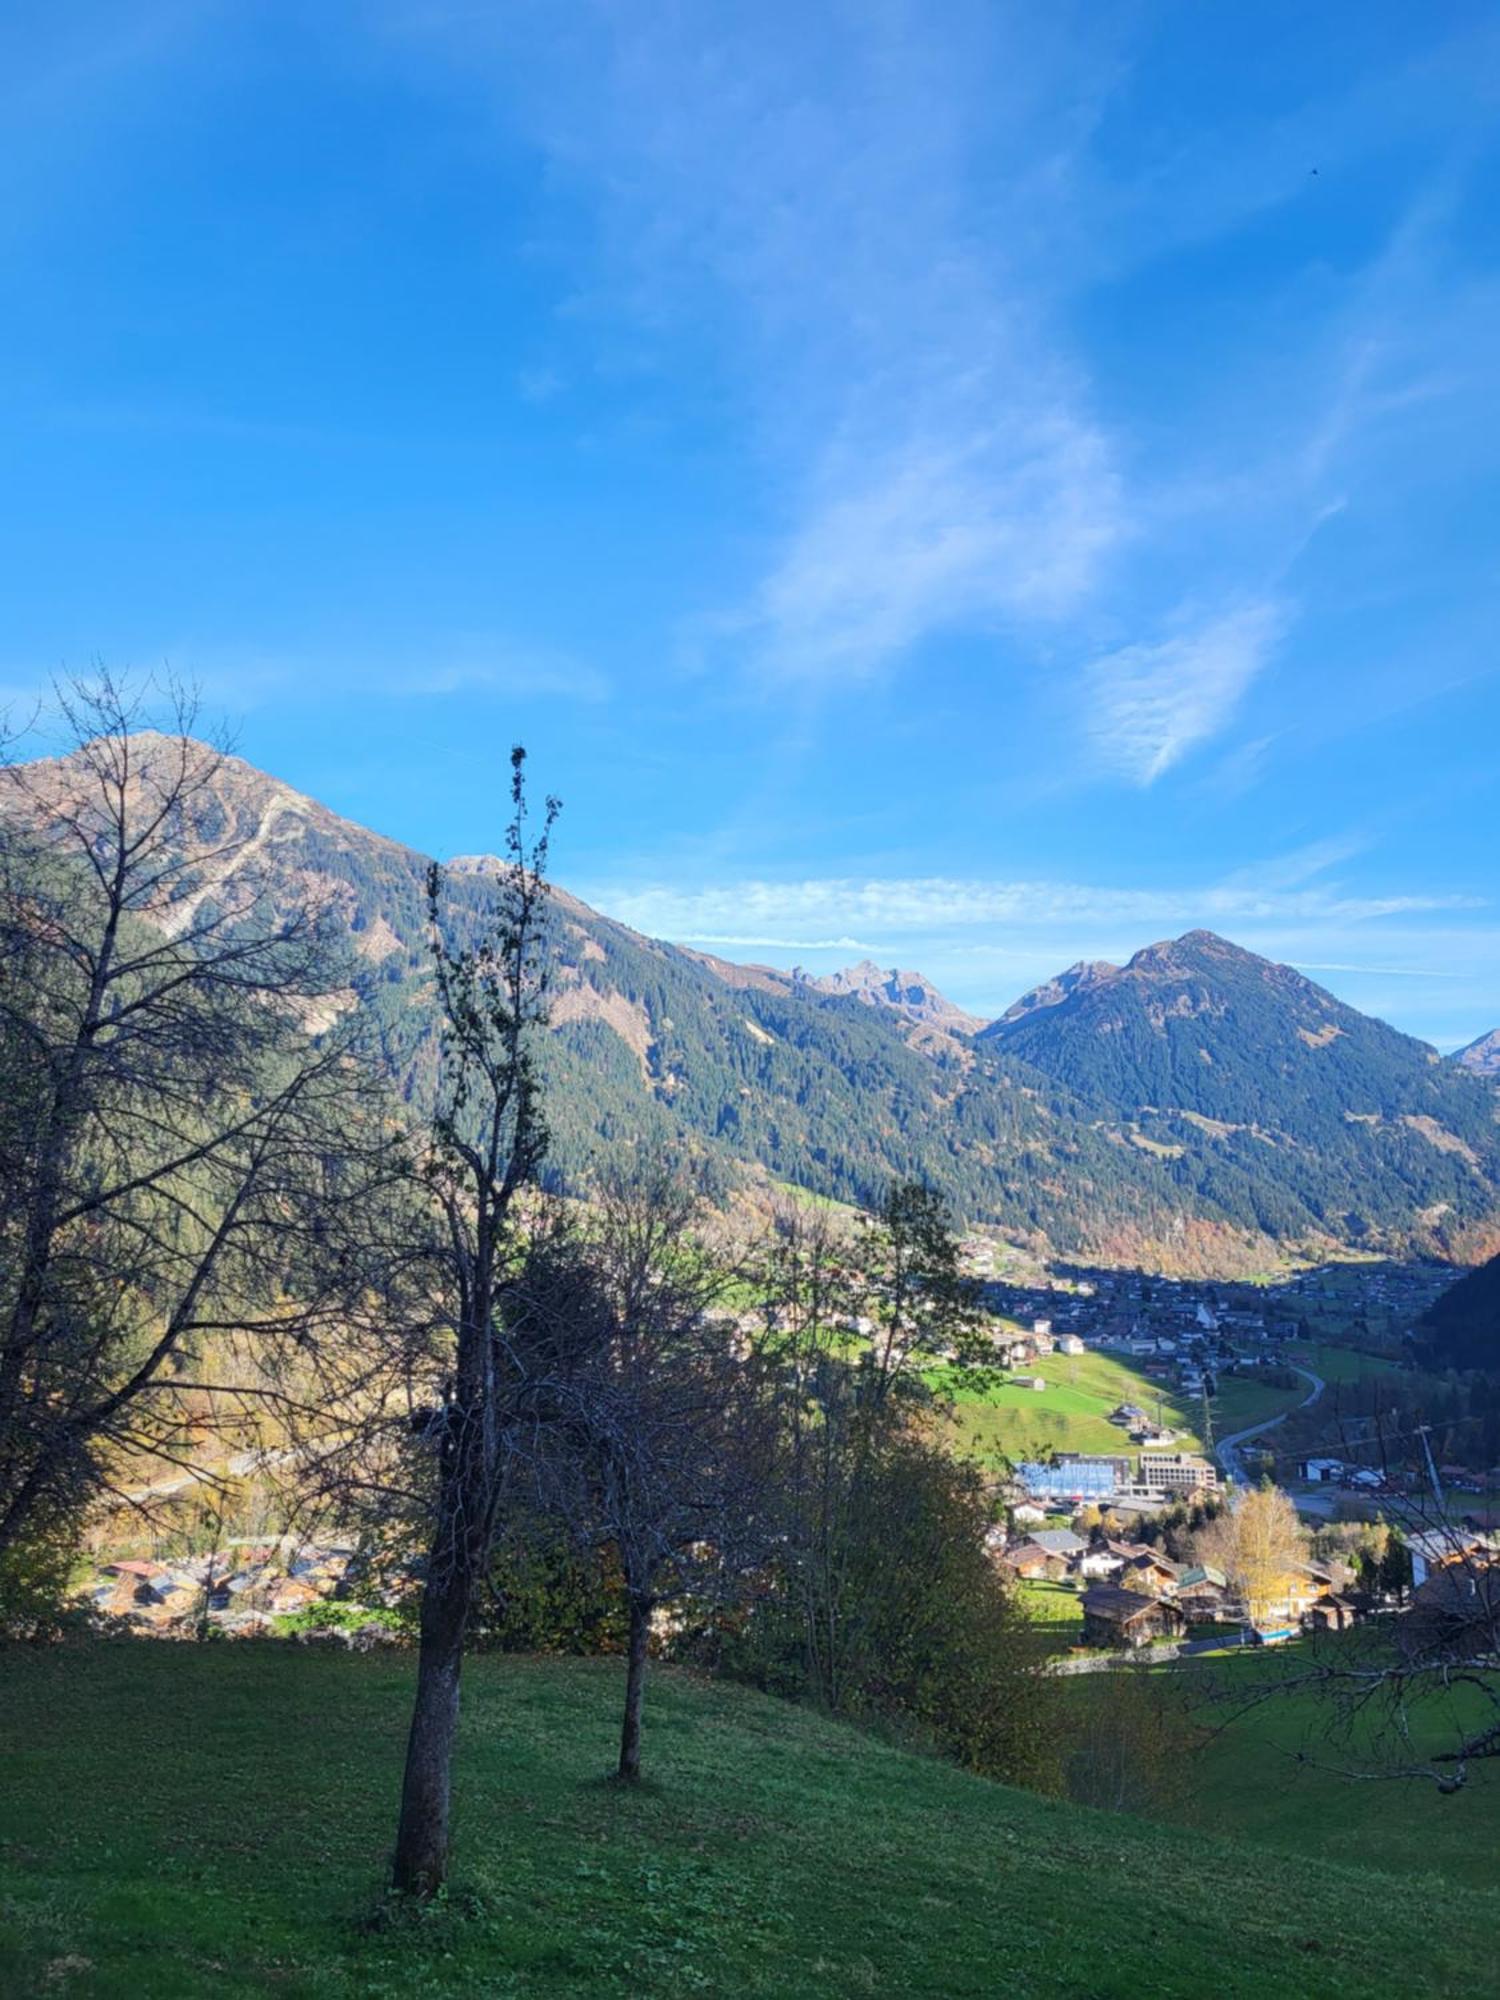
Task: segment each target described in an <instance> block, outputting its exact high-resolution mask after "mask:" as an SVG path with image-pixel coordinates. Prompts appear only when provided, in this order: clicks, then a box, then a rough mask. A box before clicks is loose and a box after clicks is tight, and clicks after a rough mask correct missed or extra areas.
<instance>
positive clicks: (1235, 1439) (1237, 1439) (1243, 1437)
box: [1218, 1368, 1328, 1486]
mask: <svg viewBox="0 0 1500 2000" xmlns="http://www.w3.org/2000/svg"><path fill="white" fill-rule="evenodd" d="M1296 1373H1297V1374H1298V1375H1300V1376H1301V1377H1302V1379H1303V1381H1304V1382H1310V1383H1311V1384H1312V1387H1311V1388H1310V1389H1309V1390H1308V1393H1307V1394H1306V1395H1305V1396H1304V1397H1303V1398H1302V1401H1301V1402H1300V1403H1295V1404H1293V1406H1292V1408H1293V1409H1296V1410H1306V1409H1309V1408H1311V1406H1312V1405H1313V1404H1314V1403H1315V1402H1317V1400H1318V1398H1319V1396H1321V1395H1322V1393H1323V1391H1324V1389H1325V1388H1326V1387H1327V1386H1328V1385H1327V1384H1326V1383H1325V1382H1324V1380H1323V1378H1322V1376H1321V1375H1314V1373H1313V1372H1312V1370H1311V1369H1310V1368H1298V1369H1297V1370H1296ZM1291 1414H1292V1410H1283V1411H1282V1412H1281V1415H1280V1416H1279V1417H1267V1418H1266V1420H1265V1422H1264V1423H1260V1424H1251V1425H1250V1427H1249V1429H1248V1430H1243V1431H1234V1432H1232V1433H1231V1435H1230V1436H1229V1437H1227V1438H1220V1440H1219V1447H1218V1449H1219V1463H1220V1465H1222V1466H1223V1468H1224V1472H1225V1475H1226V1477H1227V1478H1229V1479H1232V1480H1234V1481H1235V1483H1236V1484H1237V1485H1241V1486H1242V1485H1243V1484H1244V1483H1245V1468H1244V1465H1243V1463H1242V1462H1241V1459H1240V1446H1241V1445H1243V1444H1248V1443H1249V1441H1250V1439H1251V1438H1258V1437H1263V1436H1264V1435H1265V1433H1266V1432H1267V1431H1274V1430H1275V1428H1276V1426H1277V1425H1278V1424H1284V1423H1285V1422H1286V1420H1287V1418H1288V1417H1289V1416H1291Z"/></svg>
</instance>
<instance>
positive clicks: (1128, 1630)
mask: <svg viewBox="0 0 1500 2000" xmlns="http://www.w3.org/2000/svg"><path fill="white" fill-rule="evenodd" d="M966 1247H967V1253H968V1259H969V1264H970V1268H971V1270H973V1271H974V1272H975V1273H976V1274H977V1275H978V1276H979V1277H980V1278H981V1279H982V1281H983V1284H984V1290H985V1298H986V1303H987V1305H988V1306H989V1307H990V1308H991V1309H992V1310H994V1311H996V1312H997V1313H999V1314H1001V1315H1003V1322H1002V1327H1001V1330H1000V1331H998V1332H997V1333H996V1335H995V1352H996V1357H997V1362H998V1365H999V1366H1000V1367H1001V1368H1002V1369H1003V1370H1004V1371H1005V1375H1006V1387H1007V1388H1008V1389H1015V1390H1019V1391H1021V1392H1022V1395H1021V1397H1020V1398H1015V1397H1013V1398H1012V1399H1011V1400H1012V1406H1014V1405H1015V1404H1016V1403H1018V1402H1022V1401H1024V1399H1025V1398H1027V1397H1034V1398H1036V1399H1037V1400H1036V1406H1035V1409H1034V1410H1033V1411H1030V1412H1025V1411H1021V1410H1017V1413H1016V1416H1015V1419H1014V1422H1013V1424H1012V1426H1011V1429H1010V1436H1011V1437H1012V1438H1013V1439H1014V1440H1015V1446H1014V1447H1013V1449H1012V1450H1011V1451H1010V1452H1009V1453H1008V1454H1007V1455H1006V1460H1005V1466H1006V1472H1007V1475H1008V1476H1007V1477H1006V1478H1005V1480H1004V1482H1003V1485H1002V1488H1001V1493H1000V1502H999V1508H998V1510H997V1511H999V1512H1000V1518H999V1519H998V1520H997V1523H996V1526H995V1528H994V1529H993V1530H992V1533H991V1537H990V1548H991V1552H992V1554H993V1557H994V1560H995V1561H996V1563H997V1564H998V1565H999V1566H1000V1568H1001V1569H1002V1571H1003V1572H1005V1573H1006V1574H1007V1575H1009V1576H1011V1577H1012V1578H1014V1579H1015V1581H1016V1584H1017V1586H1018V1587H1019V1588H1020V1589H1021V1590H1022V1591H1023V1592H1026V1593H1028V1594H1029V1595H1030V1597H1031V1600H1032V1602H1033V1603H1034V1605H1035V1607H1036V1609H1037V1611H1038V1615H1039V1616H1040V1617H1041V1618H1042V1619H1043V1620H1044V1622H1046V1623H1047V1624H1048V1625H1049V1626H1052V1627H1053V1628H1054V1629H1055V1630H1056V1632H1057V1634H1058V1636H1059V1641H1060V1642H1068V1650H1069V1651H1070V1652H1072V1653H1074V1654H1075V1655H1076V1654H1078V1653H1080V1652H1082V1651H1087V1652H1092V1653H1094V1654H1095V1655H1098V1654H1100V1653H1103V1654H1105V1655H1118V1656H1122V1657H1123V1656H1136V1657H1139V1656H1140V1652H1141V1649H1142V1648H1149V1649H1151V1651H1152V1653H1153V1654H1154V1655H1155V1656H1157V1657H1175V1656H1176V1655H1178V1654H1179V1653H1185V1654H1190V1653H1193V1652H1199V1651H1213V1650H1217V1649H1219V1648H1220V1647H1222V1646H1224V1645H1225V1644H1234V1645H1242V1644H1246V1645H1256V1646H1264V1645H1274V1644H1281V1643H1285V1642H1286V1641H1288V1640H1291V1639H1293V1638H1295V1637H1297V1636H1299V1635H1301V1634H1306V1633H1316V1632H1327V1631H1333V1632H1340V1631H1344V1630H1346V1629H1348V1628H1349V1627H1350V1626H1352V1625H1353V1624H1354V1623H1355V1622H1356V1621H1357V1620H1360V1619H1363V1618H1365V1617H1368V1616H1373V1615H1376V1614H1382V1613H1387V1612H1390V1611H1394V1610H1401V1611H1405V1610H1408V1609H1410V1610H1413V1611H1415V1612H1416V1613H1417V1614H1418V1615H1419V1616H1428V1615H1438V1616H1441V1617H1451V1616H1453V1615H1455V1613H1461V1611H1462V1602H1461V1600H1462V1596H1463V1594H1464V1590H1465V1589H1469V1588H1471V1587H1472V1578H1473V1576H1474V1575H1475V1573H1476V1571H1477V1572H1479V1573H1481V1574H1483V1575H1487V1574H1488V1571H1489V1568H1490V1563H1491V1559H1492V1557H1494V1558H1496V1559H1500V1533H1497V1530H1500V1512H1497V1511H1496V1509H1495V1506H1494V1504H1493V1498H1492V1496H1493V1495H1494V1493H1495V1492H1496V1490H1497V1489H1500V1467H1486V1466H1484V1465H1482V1464H1478V1463H1452V1462H1444V1463H1443V1464H1442V1465H1441V1466H1439V1465H1437V1464H1436V1463H1434V1464H1433V1465H1432V1467H1431V1474H1430V1478H1429V1470H1428V1465H1427V1453H1426V1448H1425V1447H1423V1448H1422V1449H1418V1448H1417V1446H1416V1444H1415V1443H1414V1442H1413V1441H1412V1440H1403V1441H1402V1442H1403V1443H1404V1444H1405V1446H1406V1449H1404V1450H1399V1449H1398V1448H1397V1441H1396V1440H1395V1439H1392V1438H1389V1437H1386V1436H1384V1435H1380V1434H1378V1433H1377V1432H1376V1431H1375V1430H1373V1429H1372V1427H1371V1425H1370V1424H1369V1422H1368V1421H1367V1420H1365V1419H1364V1418H1363V1417H1362V1416H1360V1415H1357V1414H1355V1415H1351V1413H1350V1409H1349V1398H1348V1393H1347V1392H1348V1389H1349V1385H1350V1384H1359V1383H1361V1382H1363V1383H1368V1382H1370V1381H1372V1380H1378V1379H1380V1378H1381V1377H1387V1378H1388V1377H1390V1376H1391V1375H1393V1374H1395V1373H1397V1372H1398V1371H1401V1370H1403V1369H1409V1368H1410V1365H1411V1364H1410V1357H1409V1355H1408V1354H1407V1352H1406V1349H1405V1346H1404V1342H1405V1338H1406V1336H1407V1334H1408V1333H1409V1330H1410V1328H1411V1327H1412V1326H1413V1325H1414V1324H1415V1322H1416V1321H1417V1320H1418V1319H1419V1318H1420V1316H1421V1315H1422V1313H1423V1312H1424V1311H1425V1310H1426V1309H1427V1307H1428V1306H1430V1304H1431V1303H1432V1301H1433V1299H1434V1298H1435V1297H1436V1296H1437V1295H1438V1294H1439V1293H1440V1292H1441V1291H1442V1290H1443V1289H1444V1288H1445V1286H1446V1285H1447V1284H1448V1283H1450V1282H1451V1279H1452V1274H1451V1272H1449V1271H1447V1270H1445V1269H1443V1268H1442V1267H1440V1266H1433V1265H1429V1264H1414V1265H1397V1264H1376V1263H1369V1264H1359V1263H1348V1264H1342V1265H1336V1266H1332V1267H1328V1268H1324V1269H1317V1270H1311V1271H1305V1272H1300V1273H1297V1274H1294V1275H1290V1276H1287V1277H1285V1278H1284V1279H1282V1280H1280V1281H1278V1282H1274V1283H1268V1284H1265V1285H1249V1284H1242V1283H1233V1282H1227V1281H1201V1280H1199V1281H1194V1280H1187V1279H1176V1278H1170V1277H1155V1276H1150V1275H1146V1274H1143V1273H1140V1272H1134V1271H1112V1270H1101V1269H1084V1268H1078V1267H1060V1268H1057V1269H1055V1270H1047V1269H1045V1268H1043V1269H1031V1270H1026V1271H1025V1272H1024V1273H1023V1274H1022V1275H1011V1274H1009V1273H1007V1271H1006V1268H1005V1266H1006V1263H1007V1261H1019V1260H1016V1259H1015V1258H1014V1253H1012V1255H1011V1258H1010V1259H1009V1260H1008V1259H1007V1258H1006V1255H1005V1253H1003V1252H1001V1253H999V1254H997V1252H996V1249H995V1246H994V1245H993V1244H991V1243H989V1242H987V1241H984V1240H982V1239H976V1238H971V1239H970V1240H969V1243H968V1245H967V1246H966ZM1084 1363H1087V1364H1089V1366H1090V1367H1091V1368H1092V1370H1094V1371H1100V1370H1101V1369H1107V1371H1108V1372H1107V1373H1104V1372H1096V1373H1095V1374H1094V1375H1093V1377H1092V1379H1091V1380H1090V1381H1089V1383H1088V1386H1089V1387H1091V1388H1095V1389H1102V1388H1103V1387H1104V1386H1105V1385H1106V1383H1109V1382H1113V1381H1115V1380H1126V1379H1129V1378H1130V1377H1134V1378H1135V1379H1136V1380H1137V1382H1138V1383H1139V1388H1138V1390H1137V1391H1136V1393H1135V1395H1134V1396H1133V1397H1132V1396H1125V1395H1122V1396H1121V1399H1120V1400H1119V1401H1118V1402H1116V1403H1114V1404H1113V1405H1112V1406H1111V1407H1109V1408H1108V1410H1107V1412H1105V1411H1103V1410H1102V1406H1101V1412H1100V1413H1099V1414H1102V1415H1103V1417H1104V1421H1106V1422H1107V1423H1108V1425H1109V1426H1110V1427H1111V1429H1112V1431H1113V1433H1114V1442H1113V1443H1112V1444H1111V1445H1109V1446H1107V1447H1106V1448H1102V1449H1099V1448H1088V1449H1084V1448H1079V1447H1076V1446H1073V1445H1070V1444H1067V1443H1058V1444H1056V1445H1054V1446H1052V1447H1050V1448H1044V1449H1040V1450H1037V1451H1035V1452H1034V1453H1033V1452H1027V1451H1026V1450H1025V1449H1024V1440H1025V1438H1026V1437H1027V1436H1028V1435H1029V1434H1030V1433H1031V1432H1032V1431H1034V1430H1037V1429H1039V1428H1040V1425H1039V1419H1040V1416H1041V1412H1042V1411H1043V1410H1044V1409H1045V1408H1046V1405H1047V1401H1048V1399H1049V1397H1052V1398H1067V1397H1068V1395H1069V1391H1070V1389H1073V1390H1076V1388H1077V1385H1078V1383H1079V1381H1080V1378H1081V1370H1080V1364H1084ZM1320 1369H1321V1370H1322V1372H1319V1371H1320ZM1330 1383H1336V1384H1337V1387H1336V1388H1334V1389H1330ZM1355 1407H1356V1410H1357V1409H1358V1404H1357V1402H1356V1406H1355ZM1099 1414H1091V1415H1090V1416H1088V1417H1087V1418H1084V1419H1083V1420H1082V1421H1083V1422H1086V1423H1088V1424H1089V1425H1091V1426H1092V1428H1093V1429H1094V1430H1095V1431H1097V1429H1098V1423H1099ZM1449 1448H1450V1449H1462V1446H1461V1445H1458V1446H1455V1445H1450V1447H1449ZM1433 1481H1435V1482H1436V1484H1435V1485H1434V1484H1432V1482H1433ZM1257 1484H1259V1485H1269V1486H1270V1487H1272V1488H1273V1489H1275V1490H1277V1491H1279V1492H1280V1493H1282V1494H1284V1495H1285V1496H1286V1498H1287V1500H1288V1501H1289V1503H1290V1505H1289V1507H1288V1508H1287V1509H1286V1510H1285V1511H1286V1516H1287V1518H1288V1520H1289V1521H1290V1519H1291V1516H1292V1511H1293V1510H1295V1517H1296V1521H1297V1527H1296V1529H1295V1530H1294V1531H1293V1533H1292V1534H1289V1536H1288V1538H1287V1541H1286V1545H1285V1547H1284V1549H1283V1552H1282V1559H1281V1560H1280V1561H1279V1562H1278V1563H1277V1564H1276V1565H1274V1566H1273V1569H1272V1572H1271V1573H1270V1574H1262V1575H1260V1576H1258V1577H1257V1578H1256V1579H1255V1583H1254V1587H1253V1588H1252V1589H1251V1590H1249V1591H1248V1592H1247V1589H1246V1587H1245V1579H1244V1578H1243V1576H1237V1575H1236V1574H1235V1564H1234V1561H1233V1556H1232V1536H1231V1535H1230V1533H1229V1525H1230V1509H1229V1500H1230V1497H1231V1495H1232V1494H1233V1492H1234V1490H1235V1489H1236V1488H1237V1487H1238V1488H1240V1489H1241V1490H1244V1489H1245V1488H1247V1487H1253V1486H1255V1485H1257ZM1215 1555H1217V1556H1218V1557H1219V1560H1217V1561H1216V1560H1214V1556H1215ZM1460 1576H1462V1578H1463V1579H1464V1582H1463V1585H1462V1586H1460ZM1086 1663H1087V1662H1086V1660H1085V1659H1083V1658H1078V1659H1077V1660H1076V1664H1078V1665H1080V1666H1082V1665H1084V1664H1086ZM1099 1663H1102V1662H1099Z"/></svg>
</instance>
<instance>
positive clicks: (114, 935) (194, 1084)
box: [0, 674, 384, 1552]
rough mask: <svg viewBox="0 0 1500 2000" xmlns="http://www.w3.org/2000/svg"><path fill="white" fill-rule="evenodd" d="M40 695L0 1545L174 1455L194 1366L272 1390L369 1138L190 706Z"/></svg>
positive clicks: (286, 911)
mask: <svg viewBox="0 0 1500 2000" xmlns="http://www.w3.org/2000/svg"><path fill="white" fill-rule="evenodd" d="M58 708H59V713H60V717H61V724H62V730H63V735H64V742H65V745H66V749H65V754H63V755H61V756H59V757H56V758H52V759H48V760H43V761H40V762H36V763H30V764H13V765H10V766H8V767H6V768H5V769H4V770H0V1068H3V1071H4V1077H3V1081H4V1084H5V1089H6V1115H5V1117H4V1119H3V1121H0V1122H3V1134H0V1147H3V1152H4V1160H3V1165H4V1170H5V1171H4V1195H3V1198H0V1272H3V1276H0V1552H3V1551H5V1550H6V1549H8V1548H11V1547H14V1546H15V1545H16V1544H17V1543H18V1542H19V1541H21V1540H22V1538H24V1537H26V1536H28V1535H30V1534H32V1533H35V1532H38V1531H39V1530H40V1529H41V1528H42V1526H43V1525H44V1524H45V1523H46V1522H48V1521H49V1520H50V1521H55V1520H57V1519H58V1518H63V1517H76V1516H77V1514H78V1513H79V1512H80V1511H81V1510H82V1508H83V1507H84V1506H85V1505H87V1504H88V1502H89V1501H90V1500H91V1499H92V1498H93V1496H94V1495H96V1494H97V1493H98V1492H99V1491H101V1490H102V1489H105V1488H107V1487H108V1486H109V1485H110V1482H111V1480H112V1478H113V1477H114V1476H115V1473H116V1471H117V1469H118V1468H119V1466H120V1465H121V1464H122V1463H124V1462H125V1461H127V1460H128V1459H129V1458H130V1457H132V1456H140V1455H142V1454H144V1455H147V1456H153V1457H156V1458H161V1459H166V1460H168V1461H169V1462H173V1463H176V1462H179V1461H180V1459H181V1458H182V1457H183V1456H184V1453H185V1450H186V1448H187V1446H188V1444H189V1443H190V1442H191V1437H190V1433H191V1429H192V1427H191V1425H190V1424H188V1423H186V1421H185V1419H184V1413H183V1405H182V1393H183V1390H184V1387H185V1385H186V1384H187V1383H188V1382H189V1381H190V1380H191V1378H192V1376H193V1374H194V1370H195V1366H196V1364H197V1363H198V1362H199V1361H200V1360H201V1359H202V1357H203V1356H204V1355H205V1354H208V1353H216V1354H218V1355H220V1356H221V1357H222V1354H223V1352H224V1350H225V1349H227V1348H228V1347H229V1346H231V1345H234V1344H236V1343H237V1344H238V1345H239V1346H240V1347H241V1349H242V1350H244V1351H248V1352H250V1353H252V1354H253V1355H254V1357H255V1362H256V1369H257V1371H258V1377H259V1380H258V1389H257V1392H258V1393H271V1392H272V1391H271V1389H270V1386H269V1378H270V1375H271V1374H272V1373H274V1369H273V1357H274V1356H276V1355H280V1356H283V1357H293V1358H295V1357H299V1356H300V1357H301V1358H302V1362H303V1364H304V1366H305V1365H307V1358H308V1357H309V1356H311V1355H314V1354H315V1353H316V1350H317V1348H318V1345H319V1342H320V1341H322V1340H324V1339H330V1338H332V1337H333V1336H334V1334H335V1332H336V1330H337V1329H339V1328H340V1327H342V1326H343V1324H344V1322H345V1316H346V1313H347V1309H348V1305H349V1299H350V1294H351V1277H352V1273H353V1268H354V1266H353V1261H352V1258H351V1249H350V1246H351V1242H352V1240H353V1239H352V1236H351V1234H350V1229H351V1226H352V1220H353V1215H354V1211H355V1206H356V1202H355V1196H356V1189H357V1183H359V1182H360V1180H361V1179H362V1176H363V1174H364V1171H365V1162H364V1161H363V1160H362V1157H361V1156H362V1155H363V1154H364V1152H365V1150H366V1147H367V1144H368V1145H369V1146H372V1147H373V1148H374V1150H375V1151H377V1152H378V1151H379V1148H380V1144H381V1142H382V1140H383V1136H384V1134H383V1129H382V1103H383V1100H382V1099H381V1098H380V1096H379V1094H378V1092H377V1091H376V1088H375V1086H374V1084H373V1082H372V1080H371V1079H370V1077H369V1076H368V1075H367V1073H366V1072H365V1071H364V1070H363V1069H362V1068H361V1066H360V1065H359V1064H358V1063H356V1062H355V1061H353V1060H351V1056H350V1053H349V1049H348V1046H347V1043H346V1040H345V1038H344V1037H343V1036H342V1035H341V1034H340V1033H339V1032H338V1031H337V1029H336V1028H334V1029H332V1030H331V1031H330V1029H329V1023H330V1021H331V1020H333V1019H334V1018H335V1017H336V1016H337V1014H338V1011H339V1010H338V1007H337V1005H336V1004H334V1003H333V1002H332V1000H331V996H330V986H331V984H332V975H331V973H330V960H329V956H328V952H327V949H326V941H325V938H324V935H323V932H322V929H321V926H320V923H319V918H318V913H317V911H316V910H315V909H314V908H312V907H310V906H309V905H308V904H307V903H305V902H292V903H289V901H288V899H287V897H286V896H285V895H284V893H283V894H279V895H277V894H273V887H272V885H271V884H270V883H269V881H268V878H267V876H266V873H265V871H264V870H263V869H262V867H261V865H260V855H259V844H258V842H257V839H256V831H257V830H256V829H253V828H246V827H244V826H242V825H240V824H239V823H238V822H237V821H236V819H235V818H234V816H233V814H232V812H231V811H230V810H228V809H227V807H226V803H225V798H224V796H223V793H224V787H223V785H222V783H221V779H222V777H223V774H224V772H225V758H224V755H223V752H222V750H221V749H219V748H217V747H214V746H212V745H209V744H206V743H204V742H201V741H199V740H198V739H197V737H196V736H195V734H194V728H195V722H196V712H195V706H194V702H193V699H192V697H191V696H190V695H188V694H186V693H184V692H182V691H181V690H177V689H167V690H166V691H165V692H164V693H157V692H156V691H154V690H151V689H144V690H132V689H131V688H130V687H128V686H126V685H125V684H123V683H121V682H119V681H117V680H115V679H114V678H112V677H111V676H109V675H108V674H102V675H100V676H99V677H98V678H97V679H95V680H93V681H89V682H72V683H69V684H67V685H65V686H64V687H62V688H61V689H60V690H59V695H58ZM158 713H160V714H161V716H162V720H163V724H164V726H163V727H161V728H154V727H152V726H150V725H151V724H152V723H153V722H154V721H155V720H156V719H157V715H158ZM319 1029H321V1030H323V1032H321V1033H320V1032H317V1031H318V1030H319Z"/></svg>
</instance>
